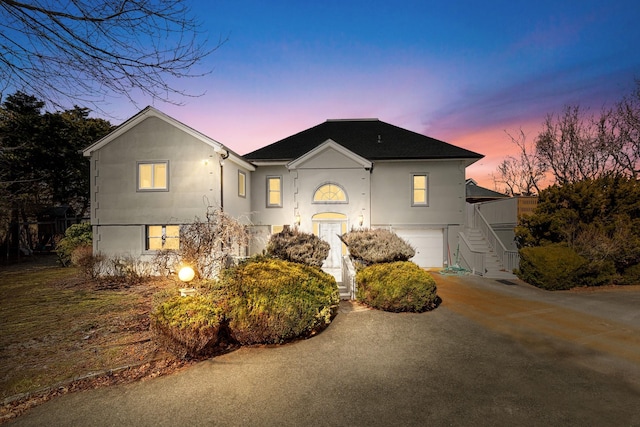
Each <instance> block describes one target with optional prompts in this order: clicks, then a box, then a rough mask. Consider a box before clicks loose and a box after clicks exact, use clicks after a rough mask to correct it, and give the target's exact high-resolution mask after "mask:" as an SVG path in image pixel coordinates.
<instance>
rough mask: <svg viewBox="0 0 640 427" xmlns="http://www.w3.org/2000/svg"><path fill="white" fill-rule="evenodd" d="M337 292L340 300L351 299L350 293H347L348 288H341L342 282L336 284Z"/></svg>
mask: <svg viewBox="0 0 640 427" xmlns="http://www.w3.org/2000/svg"><path fill="white" fill-rule="evenodd" d="M338 292H339V293H340V299H341V300H350V299H351V292H349V288H347V287H346V286H342V282H338Z"/></svg>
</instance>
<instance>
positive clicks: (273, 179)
mask: <svg viewBox="0 0 640 427" xmlns="http://www.w3.org/2000/svg"><path fill="white" fill-rule="evenodd" d="M267 207H268V208H281V207H282V177H281V176H268V177H267Z"/></svg>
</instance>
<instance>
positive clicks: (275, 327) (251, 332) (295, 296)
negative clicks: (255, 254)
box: [221, 257, 340, 344]
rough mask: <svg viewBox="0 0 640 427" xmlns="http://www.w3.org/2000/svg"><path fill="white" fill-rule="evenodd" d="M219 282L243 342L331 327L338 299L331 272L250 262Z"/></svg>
mask: <svg viewBox="0 0 640 427" xmlns="http://www.w3.org/2000/svg"><path fill="white" fill-rule="evenodd" d="M221 281H222V289H223V292H224V294H225V295H224V296H223V297H222V303H223V304H224V306H225V310H226V313H227V318H228V325H229V330H230V334H231V337H232V338H233V339H235V340H236V341H238V342H239V343H240V344H257V343H281V342H284V341H287V340H291V339H294V338H298V337H306V336H310V335H312V334H314V333H316V332H317V331H319V330H321V329H323V328H325V327H326V326H328V324H329V323H330V322H331V319H332V318H333V316H334V315H335V313H336V309H337V307H338V303H339V301H340V299H339V293H338V287H337V284H336V281H335V279H334V278H333V277H332V276H331V275H329V274H326V273H324V272H322V271H320V270H319V269H317V268H315V267H310V266H307V265H303V264H297V263H292V262H288V261H283V260H279V259H273V258H272V259H268V258H263V257H261V258H255V259H251V260H248V261H247V262H244V263H242V264H240V265H238V266H237V267H234V268H231V269H229V270H226V271H225V272H224V273H223V275H222V277H221Z"/></svg>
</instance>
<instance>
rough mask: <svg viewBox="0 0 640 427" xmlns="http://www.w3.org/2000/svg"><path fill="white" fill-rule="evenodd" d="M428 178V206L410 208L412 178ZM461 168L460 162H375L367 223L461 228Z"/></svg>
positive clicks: (463, 203)
mask: <svg viewBox="0 0 640 427" xmlns="http://www.w3.org/2000/svg"><path fill="white" fill-rule="evenodd" d="M413 173H425V174H427V175H428V180H429V183H428V200H429V203H428V206H412V205H411V200H412V194H411V190H412V174H413ZM464 209H465V168H464V164H463V163H462V162H461V161H455V160H453V161H416V162H376V163H375V167H374V169H373V173H372V174H371V223H372V224H373V225H375V226H386V225H394V224H395V225H400V224H405V225H447V224H463V223H464Z"/></svg>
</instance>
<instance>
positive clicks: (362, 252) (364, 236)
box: [340, 229, 416, 265]
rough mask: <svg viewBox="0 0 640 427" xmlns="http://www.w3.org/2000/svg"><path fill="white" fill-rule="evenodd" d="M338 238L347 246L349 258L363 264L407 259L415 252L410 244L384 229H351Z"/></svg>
mask: <svg viewBox="0 0 640 427" xmlns="http://www.w3.org/2000/svg"><path fill="white" fill-rule="evenodd" d="M340 239H341V240H342V242H343V243H344V244H345V245H347V247H348V248H349V254H350V255H351V258H353V259H355V260H356V261H359V262H361V263H362V264H364V265H371V264H375V263H383V262H395V261H408V260H409V259H411V258H413V256H414V255H415V254H416V251H415V249H413V248H412V247H411V245H409V244H408V243H407V242H405V241H404V240H403V239H401V238H400V237H398V235H397V234H395V233H393V232H391V231H389V230H385V229H363V230H352V231H350V232H349V233H345V234H343V235H342V236H340Z"/></svg>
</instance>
